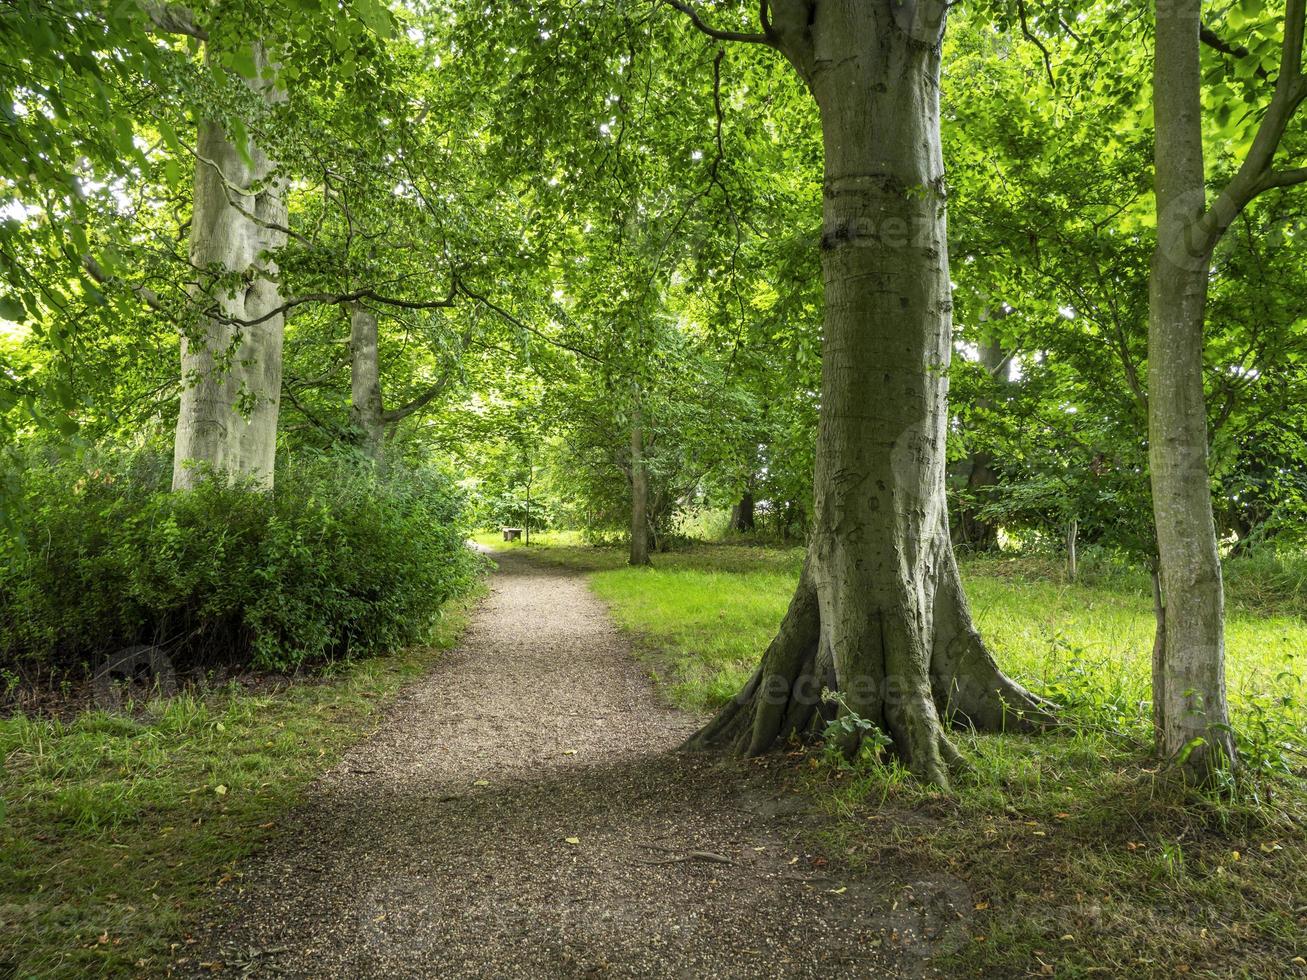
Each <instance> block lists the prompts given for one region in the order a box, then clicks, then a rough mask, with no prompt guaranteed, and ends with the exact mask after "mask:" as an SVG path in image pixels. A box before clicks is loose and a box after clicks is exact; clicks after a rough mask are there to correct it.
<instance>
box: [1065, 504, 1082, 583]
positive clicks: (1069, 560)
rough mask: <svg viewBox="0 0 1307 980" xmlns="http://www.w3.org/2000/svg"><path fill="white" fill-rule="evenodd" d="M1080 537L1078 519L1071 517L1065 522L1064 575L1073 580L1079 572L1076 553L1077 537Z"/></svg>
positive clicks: (1070, 580) (1068, 579)
mask: <svg viewBox="0 0 1307 980" xmlns="http://www.w3.org/2000/svg"><path fill="white" fill-rule="evenodd" d="M1079 537H1080V519H1079V518H1078V517H1073V518H1071V520H1069V521H1067V524H1066V577H1067V581H1069V582H1074V581H1075V580H1076V576H1077V575H1078V574H1079V572H1080V569H1079V567H1078V565H1079V562H1078V559H1077V555H1076V546H1077V539H1078V538H1079Z"/></svg>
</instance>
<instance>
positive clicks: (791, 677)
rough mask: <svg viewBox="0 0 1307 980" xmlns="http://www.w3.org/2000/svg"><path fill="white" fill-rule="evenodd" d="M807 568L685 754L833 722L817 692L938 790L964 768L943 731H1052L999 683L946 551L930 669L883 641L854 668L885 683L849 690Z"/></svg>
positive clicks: (1011, 687) (1033, 708)
mask: <svg viewBox="0 0 1307 980" xmlns="http://www.w3.org/2000/svg"><path fill="white" fill-rule="evenodd" d="M944 540H946V541H947V538H945V539H944ZM812 560H813V559H812V558H811V557H810V558H809V560H808V562H807V563H805V565H804V570H803V574H802V575H801V576H800V579H799V584H798V586H797V588H796V589H795V593H794V597H793V598H792V599H791V600H790V606H789V609H788V611H787V612H786V614H785V618H784V619H783V620H782V622H781V626H780V629H779V630H778V631H777V634H776V637H775V638H774V639H773V640H772V642H771V644H770V645H769V646H768V648H767V651H766V653H764V655H763V658H762V662H761V663H760V664H759V666H758V669H757V670H756V671H755V672H754V674H753V676H752V677H750V679H749V681H748V683H747V684H745V686H744V687H743V689H742V690H741V691H740V693H739V694H737V695H736V696H735V698H733V699H732V700H731V702H730V703H729V704H727V705H726V706H725V707H724V708H722V710H721V711H720V712H719V713H718V714H717V715H716V717H714V718H713V719H712V721H710V722H709V723H708V724H707V725H705V726H704V727H703V728H702V729H700V730H699V731H698V732H696V733H695V734H694V735H693V736H692V737H691V738H690V739H689V740H688V741H687V742H686V748H690V749H708V748H724V749H726V750H728V751H733V752H735V753H737V754H740V755H744V756H755V755H760V754H761V753H763V752H766V751H768V750H769V749H771V748H772V747H773V746H775V745H776V744H777V743H778V742H783V741H786V740H788V739H789V738H791V737H792V736H796V735H799V736H801V735H804V734H806V733H809V732H811V731H813V730H814V728H816V727H818V726H820V725H822V724H824V723H825V722H827V721H829V720H830V719H832V718H833V717H835V709H834V707H833V706H832V705H830V704H828V703H825V702H823V700H822V692H823V690H824V689H830V690H836V691H838V690H841V689H843V690H845V691H848V692H850V693H848V694H847V695H846V697H847V700H848V702H849V707H850V708H851V709H852V710H854V711H857V712H858V714H859V715H861V716H862V717H865V718H867V719H868V720H869V721H872V722H874V723H875V724H876V725H877V726H878V727H880V728H881V729H882V730H883V731H885V733H886V734H888V735H889V737H890V738H891V739H892V743H893V749H894V751H895V752H896V753H897V754H898V755H899V756H900V757H901V758H902V759H903V760H904V762H905V763H906V764H907V765H908V766H909V767H910V768H911V769H912V770H913V771H914V772H916V773H917V774H918V775H919V776H921V777H922V778H923V779H924V780H926V781H928V782H931V783H934V784H936V785H939V786H942V787H946V786H947V785H948V781H949V774H950V772H955V771H957V770H958V769H960V768H964V767H965V765H966V763H965V760H964V759H963V757H962V755H961V753H959V752H958V750H957V748H956V747H955V746H954V745H953V744H952V743H951V742H950V741H949V738H948V736H947V734H946V732H945V725H944V723H945V722H947V723H950V724H953V725H957V726H965V727H970V728H974V729H978V730H982V731H1031V730H1036V729H1039V728H1043V727H1047V726H1049V725H1051V724H1054V723H1055V719H1054V717H1053V705H1051V704H1049V703H1048V702H1046V701H1044V700H1043V699H1041V698H1039V697H1037V696H1035V695H1034V694H1031V693H1030V692H1029V691H1027V690H1026V689H1025V688H1023V687H1022V686H1021V685H1020V684H1018V683H1016V682H1015V681H1013V680H1012V679H1011V678H1009V677H1007V676H1006V675H1005V674H1004V673H1003V672H1002V671H1001V670H1000V669H999V667H998V665H997V663H995V661H994V658H993V656H991V654H990V653H989V651H988V649H986V647H985V645H984V642H983V641H982V640H981V638H980V635H979V633H978V632H977V631H976V629H975V627H974V625H973V624H972V621H971V615H970V612H969V610H968V608H967V603H966V599H965V597H964V595H963V592H962V586H961V581H960V579H959V578H958V572H957V566H956V563H955V561H954V559H953V554H952V550H951V549H949V548H945V549H943V552H942V554H941V557H940V560H939V563H938V568H937V572H936V580H935V583H934V585H935V589H934V604H933V608H934V614H935V622H934V626H933V629H932V630H931V638H932V640H933V642H932V643H931V645H930V652H929V655H928V663H924V664H923V663H922V661H923V660H925V659H926V654H925V653H924V652H922V651H921V650H920V649H919V647H918V645H917V644H915V643H913V642H888V641H882V643H883V647H884V649H883V650H881V651H879V652H878V656H877V657H873V658H867V657H863V658H860V662H862V663H867V662H872V663H883V664H884V674H885V676H882V677H866V676H860V677H857V678H855V679H852V681H851V680H850V679H849V678H840V677H838V676H837V670H836V660H835V657H834V655H833V651H831V650H830V648H829V646H828V644H827V642H826V640H825V633H824V632H823V630H822V622H821V615H820V610H819V603H818V597H817V589H816V587H815V585H814V583H813V579H814V576H813V575H812V573H811V562H812ZM869 615H873V613H869ZM895 628H897V630H898V633H899V635H900V636H907V637H908V638H909V640H911V639H912V638H913V637H912V635H911V634H909V632H908V631H907V630H906V629H905V627H904V623H902V622H898V623H896V624H892V625H891V627H886V626H885V625H884V624H883V623H882V628H881V633H882V636H883V635H884V634H885V633H893V632H894V631H895ZM841 681H842V682H843V683H841ZM854 692H856V696H854ZM869 692H872V693H869ZM849 742H850V744H848V745H846V746H845V747H844V748H845V750H846V751H848V752H849V753H855V752H856V751H857V750H858V748H859V744H858V742H859V739H858V738H857V737H856V736H855V737H851V738H850V740H849Z"/></svg>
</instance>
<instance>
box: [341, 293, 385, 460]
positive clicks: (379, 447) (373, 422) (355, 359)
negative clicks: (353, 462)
mask: <svg viewBox="0 0 1307 980" xmlns="http://www.w3.org/2000/svg"><path fill="white" fill-rule="evenodd" d="M349 355H350V408H349V421H350V427H351V428H352V429H353V430H354V437H355V438H356V439H357V440H358V447H359V449H360V450H361V451H362V452H363V454H364V455H365V456H367V457H368V458H369V459H373V460H376V461H377V462H381V458H382V454H383V452H384V449H383V447H384V444H385V434H386V413H385V406H384V403H383V401H382V397H381V366H380V362H379V360H378V354H377V315H376V314H375V313H373V312H372V311H371V310H369V309H368V308H367V307H365V306H363V305H362V304H361V303H355V304H354V305H353V306H352V307H351V308H350V312H349Z"/></svg>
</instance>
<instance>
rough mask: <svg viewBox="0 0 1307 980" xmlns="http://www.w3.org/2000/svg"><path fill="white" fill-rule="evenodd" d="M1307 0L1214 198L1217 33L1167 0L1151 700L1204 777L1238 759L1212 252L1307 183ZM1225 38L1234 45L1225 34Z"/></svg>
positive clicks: (1174, 743) (1162, 11)
mask: <svg viewBox="0 0 1307 980" xmlns="http://www.w3.org/2000/svg"><path fill="white" fill-rule="evenodd" d="M1304 6H1305V4H1304V0H1287V2H1286V4H1285V12H1284V26H1283V38H1282V42H1281V50H1280V57H1279V70H1278V72H1277V74H1276V76H1275V82H1274V93H1273V95H1272V96H1271V99H1270V102H1269V105H1268V106H1267V108H1266V110H1265V115H1264V116H1263V117H1262V120H1261V122H1260V124H1259V125H1258V127H1257V130H1256V133H1255V135H1254V137H1253V141H1252V145H1251V147H1250V148H1249V149H1248V151H1247V153H1246V155H1245V156H1244V157H1243V160H1242V162H1241V164H1240V166H1239V168H1238V170H1237V172H1236V173H1235V174H1234V176H1233V177H1232V178H1231V179H1230V181H1229V182H1228V183H1227V184H1226V185H1225V187H1224V188H1222V189H1221V190H1220V191H1219V193H1218V194H1217V196H1216V197H1215V199H1214V200H1213V201H1212V203H1211V205H1210V206H1209V205H1208V203H1207V183H1206V172H1205V169H1204V158H1203V111H1202V67H1201V57H1200V50H1201V49H1200V45H1201V43H1202V40H1203V39H1204V38H1207V39H1208V40H1209V43H1210V42H1211V41H1212V40H1213V35H1212V33H1211V32H1210V31H1207V30H1206V29H1205V28H1204V26H1203V23H1202V3H1201V0H1158V2H1157V3H1156V5H1155V10H1156V28H1157V36H1156V52H1155V58H1154V70H1153V113H1154V116H1153V125H1154V129H1155V133H1156V142H1155V149H1154V164H1155V182H1156V198H1157V247H1156V250H1155V252H1154V254H1153V265H1152V275H1151V278H1150V287H1149V321H1148V390H1149V399H1148V436H1149V463H1150V469H1151V473H1152V484H1153V516H1154V520H1155V522H1156V526H1157V547H1158V555H1159V560H1160V572H1161V594H1160V603H1159V609H1158V616H1159V622H1158V638H1157V643H1156V645H1155V649H1154V655H1153V710H1154V717H1155V723H1156V728H1157V740H1158V748H1159V750H1160V752H1161V753H1162V754H1163V755H1164V756H1166V757H1168V758H1171V759H1173V760H1176V761H1177V762H1179V763H1180V765H1181V766H1182V768H1183V769H1184V770H1185V771H1186V773H1188V774H1189V775H1190V776H1192V777H1194V778H1196V779H1197V780H1199V781H1210V780H1211V779H1212V778H1213V776H1214V774H1215V773H1216V771H1217V770H1219V769H1220V768H1221V767H1223V766H1227V765H1232V764H1233V763H1234V761H1235V746H1234V741H1233V738H1232V737H1231V732H1230V725H1229V711H1228V708H1227V705H1226V692H1225V612H1224V591H1223V587H1222V582H1221V561H1220V553H1219V551H1218V546H1217V540H1216V527H1215V523H1214V521H1213V517H1212V494H1211V484H1210V475H1209V471H1208V445H1207V410H1206V404H1205V401H1204V392H1203V339H1204V338H1203V325H1204V321H1205V318H1206V310H1207V291H1208V280H1209V278H1210V275H1211V263H1212V250H1213V249H1214V248H1215V247H1216V245H1217V243H1218V242H1219V241H1220V240H1221V237H1222V236H1223V235H1224V234H1225V231H1226V229H1228V228H1229V227H1230V224H1231V223H1232V222H1233V221H1234V219H1235V218H1236V217H1237V216H1238V215H1239V214H1240V212H1242V211H1243V210H1244V208H1245V207H1247V205H1248V204H1249V203H1250V202H1251V201H1252V200H1253V199H1254V198H1255V197H1257V195H1259V194H1261V193H1263V192H1265V191H1267V190H1269V189H1271V188H1274V187H1284V186H1288V185H1290V184H1294V183H1299V182H1301V181H1304V180H1307V168H1295V169H1276V167H1275V162H1274V161H1275V156H1276V153H1277V151H1278V150H1279V148H1280V144H1281V142H1282V141H1283V139H1284V135H1285V131H1286V129H1287V127H1288V125H1289V122H1290V120H1291V119H1292V118H1293V116H1294V114H1295V113H1296V112H1297V110H1298V107H1299V105H1301V103H1302V100H1303V99H1304V97H1307V77H1304V75H1303V72H1302V49H1303V12H1304ZM1216 43H1217V44H1221V45H1222V46H1223V47H1224V48H1225V49H1226V50H1230V51H1234V50H1235V49H1233V48H1232V47H1231V46H1229V45H1224V44H1223V43H1222V42H1219V39H1218V40H1217V41H1216ZM1246 53H1247V52H1246V51H1245V54H1246Z"/></svg>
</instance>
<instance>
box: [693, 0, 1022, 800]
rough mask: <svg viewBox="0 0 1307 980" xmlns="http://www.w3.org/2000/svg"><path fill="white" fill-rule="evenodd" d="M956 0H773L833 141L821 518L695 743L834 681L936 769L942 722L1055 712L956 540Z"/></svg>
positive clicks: (758, 736)
mask: <svg viewBox="0 0 1307 980" xmlns="http://www.w3.org/2000/svg"><path fill="white" fill-rule="evenodd" d="M944 10H945V8H944V5H943V4H942V3H935V2H932V0H918V2H917V3H915V4H912V3H908V4H900V3H897V2H896V0H823V2H821V3H819V4H814V5H810V4H808V3H803V2H793V3H776V4H773V21H772V22H773V25H774V35H775V37H776V40H777V43H778V46H779V47H780V48H781V49H782V51H783V52H784V53H785V55H786V56H787V57H788V58H789V59H790V61H791V62H792V63H793V64H794V65H795V66H796V68H797V69H798V70H799V72H800V73H801V74H802V75H803V76H804V77H805V79H806V80H807V81H808V84H809V86H810V88H811V90H812V92H813V94H814V96H815V98H816V100H817V103H818V106H819V107H820V110H821V121H822V133H823V137H824V144H825V153H826V169H825V181H824V199H825V205H824V212H823V236H822V268H823V273H824V284H825V304H826V320H825V331H824V337H823V347H822V395H821V417H820V425H819V430H818V439H817V457H816V473H815V493H814V498H815V509H816V515H815V525H814V528H813V534H812V538H811V541H810V544H809V549H808V557H807V561H806V564H805V566H804V570H803V574H802V576H801V579H800V581H799V586H798V589H797V591H796V593H795V596H794V599H793V601H792V602H791V605H790V609H789V611H788V613H787V614H786V617H785V620H784V622H783V623H782V625H781V629H780V632H779V633H778V635H777V637H776V639H775V640H774V641H773V642H772V644H771V646H770V647H769V648H768V649H767V652H766V653H765V654H764V656H763V661H762V664H761V665H760V667H759V669H758V672H757V673H756V674H755V676H754V677H753V679H752V680H751V681H750V682H749V684H748V685H747V686H746V687H745V689H744V691H742V692H741V694H740V695H739V696H738V697H737V698H736V699H735V700H734V701H733V702H732V703H731V704H730V705H728V706H727V707H726V708H725V709H724V710H723V712H722V713H721V714H720V715H719V716H718V717H717V718H716V719H714V721H713V722H711V723H710V724H709V725H708V726H707V727H706V728H705V729H703V730H702V731H701V732H700V733H698V734H697V735H696V736H695V737H694V738H692V739H691V743H690V744H691V745H698V746H702V745H708V744H717V743H725V744H729V745H732V746H734V747H736V748H737V749H739V750H741V751H745V752H748V753H756V752H761V751H764V750H765V749H767V748H768V747H769V746H771V745H772V744H773V743H774V742H775V741H776V740H777V739H778V738H784V737H786V736H787V735H788V734H790V733H792V732H800V731H803V730H805V729H808V728H809V727H810V726H812V725H813V724H815V723H816V722H817V721H818V719H819V718H820V716H821V711H820V710H819V707H820V704H821V701H820V691H821V688H822V687H823V686H826V687H830V688H835V689H838V690H839V691H840V692H841V695H842V697H843V700H844V702H845V704H847V706H848V708H849V709H850V710H852V711H853V712H856V713H857V714H858V715H860V716H862V717H863V718H866V719H868V720H870V721H872V722H874V723H875V724H876V725H877V726H879V727H880V729H881V730H882V731H884V732H885V733H887V734H888V735H889V736H890V738H891V739H892V740H893V743H894V748H895V750H896V751H897V752H898V754H899V755H900V756H901V757H902V758H903V759H904V760H905V761H906V762H907V763H908V764H909V765H910V766H911V767H912V768H913V769H914V770H915V771H916V772H918V773H919V774H920V775H922V776H923V777H924V778H926V779H928V780H930V781H932V782H934V783H936V784H939V785H946V784H947V782H948V768H949V764H950V763H951V762H953V761H955V760H956V759H957V753H956V750H954V749H953V747H952V745H951V744H950V743H949V741H948V739H947V737H946V736H945V734H944V728H943V725H942V723H941V718H948V719H951V720H956V721H959V722H963V721H965V722H969V723H971V724H975V725H979V726H984V727H986V728H1002V727H1004V726H1005V725H1011V726H1015V725H1022V724H1025V723H1026V722H1028V721H1030V720H1031V719H1032V718H1034V717H1035V716H1037V715H1041V714H1042V707H1041V705H1040V703H1039V702H1038V701H1037V700H1036V699H1035V698H1034V697H1033V696H1032V695H1030V694H1028V693H1027V692H1026V691H1024V690H1023V689H1022V688H1020V687H1019V686H1018V685H1016V684H1015V683H1013V682H1012V681H1010V680H1008V679H1007V678H1006V677H1005V676H1004V675H1003V674H1002V673H1001V672H1000V671H999V669H998V667H997V665H996V664H995V663H994V660H993V658H992V657H991V656H990V655H989V653H988V652H987V651H986V649H985V647H984V645H983V644H982V643H981V641H980V637H979V636H978V634H977V633H976V631H975V628H974V627H973V625H972V621H971V616H970V612H969V611H968V609H967V604H966V600H965V599H964V597H963V594H962V588H961V583H960V581H959V579H958V574H957V567H956V564H955V562H954V557H953V550H952V545H951V543H950V540H949V532H948V516H947V509H946V504H945V488H944V467H945V426H946V424H947V409H946V396H947V385H948V380H947V379H948V363H949V355H950V348H951V342H952V339H951V332H952V324H951V307H952V302H951V294H950V285H949V275H948V252H947V241H946V236H945V197H946V187H945V180H944V169H943V161H942V157H941V151H940V133H939V62H940V46H941V42H942V37H943V26H944V25H943V20H944Z"/></svg>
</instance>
